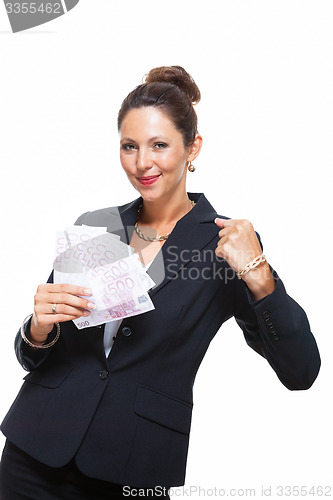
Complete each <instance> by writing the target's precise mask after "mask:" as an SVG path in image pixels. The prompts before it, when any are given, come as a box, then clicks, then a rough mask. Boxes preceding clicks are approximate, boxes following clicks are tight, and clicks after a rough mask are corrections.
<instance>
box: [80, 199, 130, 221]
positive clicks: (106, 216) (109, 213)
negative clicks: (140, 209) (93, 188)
mask: <svg viewBox="0 0 333 500" xmlns="http://www.w3.org/2000/svg"><path fill="white" fill-rule="evenodd" d="M139 200H140V199H136V200H133V201H131V202H129V203H126V204H125V205H119V206H116V205H115V206H113V207H106V208H100V209H98V210H92V211H89V212H85V213H83V214H82V215H80V217H78V218H77V220H76V221H75V225H77V226H80V225H82V224H84V225H87V226H97V227H98V226H108V225H109V224H110V221H111V220H115V219H117V220H119V222H120V221H121V215H122V214H123V213H125V212H127V211H128V210H130V209H132V208H133V207H135V206H136V205H138V204H139Z"/></svg>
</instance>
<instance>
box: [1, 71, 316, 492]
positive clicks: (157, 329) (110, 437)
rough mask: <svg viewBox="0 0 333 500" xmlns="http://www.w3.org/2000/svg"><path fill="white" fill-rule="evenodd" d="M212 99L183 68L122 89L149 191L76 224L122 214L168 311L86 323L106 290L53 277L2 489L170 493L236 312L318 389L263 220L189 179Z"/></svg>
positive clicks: (247, 330) (126, 151) (114, 227)
mask: <svg viewBox="0 0 333 500" xmlns="http://www.w3.org/2000/svg"><path fill="white" fill-rule="evenodd" d="M199 100H200V91H199V89H198V87H197V86H196V84H195V82H194V81H193V79H192V78H191V76H190V75H189V74H188V73H187V72H186V71H185V70H184V69H183V68H182V67H180V66H171V67H164V66H163V67H160V68H154V69H153V70H151V72H150V73H149V74H148V75H147V77H146V82H145V83H143V84H141V85H139V86H137V87H136V88H135V89H134V90H133V91H132V92H131V93H130V94H129V95H128V96H127V97H126V98H125V100H124V101H123V104H122V106H121V109H120V111H119V115H118V128H119V133H120V161H121V165H122V167H123V169H124V170H125V172H126V174H127V177H128V179H129V181H130V183H131V184H132V185H133V186H134V187H135V189H136V190H137V191H138V192H139V194H140V196H139V197H138V198H137V199H136V200H134V201H132V202H130V203H127V204H125V205H123V206H121V207H111V208H106V209H101V210H97V211H94V212H86V213H85V214H83V215H82V216H80V217H79V219H78V220H77V222H76V223H77V224H85V225H90V226H102V227H104V226H107V227H108V230H109V231H111V232H114V233H115V234H116V235H117V236H118V237H119V236H120V237H121V238H122V240H123V241H125V242H127V243H129V244H130V245H131V246H132V247H133V249H134V251H135V252H136V253H137V254H138V257H139V258H140V259H141V261H142V263H143V264H144V265H145V266H146V268H147V269H148V267H149V269H148V271H147V272H148V274H149V275H150V277H151V278H152V279H153V281H154V282H155V286H153V288H151V289H150V291H149V295H150V297H151V299H152V301H153V304H154V307H155V308H154V309H153V310H150V311H148V312H145V313H143V314H138V315H135V316H131V317H125V318H124V319H122V318H120V319H118V321H113V322H110V323H107V324H105V325H102V327H101V328H99V327H91V328H89V329H86V331H84V332H83V333H82V334H80V335H78V334H77V330H76V328H75V326H74V324H73V322H72V321H71V320H73V319H76V318H78V317H80V316H82V315H85V316H89V314H90V311H91V310H92V309H94V307H95V305H94V303H92V302H91V301H90V300H89V297H90V295H91V291H89V290H86V289H84V288H82V287H79V286H76V285H73V284H71V283H68V284H62V285H59V284H54V283H53V282H52V281H53V277H52V275H51V277H50V279H49V281H48V283H47V284H43V285H40V286H39V287H38V289H37V293H36V295H35V308H34V314H33V316H32V319H29V320H28V321H27V322H26V323H25V324H24V325H23V326H22V328H21V330H20V332H19V333H18V335H17V337H16V353H17V357H18V360H19V361H20V363H21V364H22V366H23V367H24V368H25V369H27V370H28V371H30V373H29V374H28V375H27V376H26V378H25V382H24V385H23V387H22V389H21V391H20V393H19V396H18V397H17V398H16V400H15V402H14V403H13V405H12V407H11V409H10V410H9V412H8V414H7V416H6V418H5V420H4V422H3V423H2V431H3V433H4V434H5V435H6V437H7V441H6V446H5V450H4V453H3V458H2V463H1V481H0V495H1V500H14V499H16V500H20V499H21V500H23V499H25V498H27V495H28V497H29V498H31V499H40V498H42V499H43V500H56V499H59V498H61V499H69V500H70V499H74V498H80V499H82V500H85V499H86V500H88V499H95V498H99V499H105V500H106V499H109V498H125V497H126V496H128V492H129V491H132V492H138V491H140V492H142V494H141V496H149V497H150V498H161V497H164V498H169V496H168V489H169V488H170V487H172V486H179V485H182V484H184V481H185V468H186V459H187V451H188V444H189V434H190V427H191V415H192V406H193V400H192V389H193V384H194V380H195V376H196V373H197V371H198V368H199V366H200V363H201V361H202V359H203V357H204V355H205V353H206V351H207V349H208V347H209V344H210V342H211V340H212V339H213V337H214V336H215V334H216V333H217V332H218V330H219V328H220V327H221V325H222V324H223V323H224V322H225V321H226V320H228V319H229V318H230V317H232V316H234V317H235V319H236V321H237V323H238V325H239V326H240V328H241V329H242V332H243V334H244V337H245V340H246V342H247V344H248V345H249V346H250V347H251V348H252V349H254V350H255V351H256V352H258V353H259V354H260V355H261V356H263V357H264V358H266V360H267V362H268V364H269V365H270V366H271V367H272V368H273V370H274V371H275V373H276V375H277V377H278V378H279V379H280V381H281V382H282V383H283V384H284V386H285V387H287V388H288V389H290V390H301V389H308V388H309V387H310V386H311V385H312V384H313V382H314V380H315V379H316V377H317V374H318V371H319V367H320V357H319V352H318V349H317V345H316V341H315V339H314V337H313V335H312V333H311V331H310V326H309V323H308V320H307V317H306V314H305V312H304V311H303V309H302V308H301V307H300V306H299V305H298V304H297V303H296V302H295V301H294V300H293V299H291V298H290V297H289V296H288V295H287V293H286V291H285V288H284V285H283V283H282V281H281V279H280V278H279V277H278V275H277V274H276V272H275V271H274V270H273V269H272V268H271V267H270V266H269V264H268V262H267V259H266V257H265V256H264V255H263V253H262V245H261V241H260V238H259V236H258V235H257V234H256V232H255V231H254V228H253V226H252V224H251V223H250V222H249V221H247V220H236V219H228V218H227V217H224V216H222V215H219V214H218V213H217V212H216V210H215V209H214V208H213V207H212V206H211V204H210V203H209V202H208V200H207V199H206V198H205V196H204V194H202V193H188V192H187V190H186V177H187V174H188V171H193V165H192V162H193V161H194V160H195V159H196V158H197V156H198V155H199V153H200V150H201V146H202V137H201V135H200V134H199V133H198V130H197V116H196V113H195V110H194V107H193V104H194V103H196V102H198V101H199ZM115 220H116V224H114V221H115ZM123 300H125V299H123ZM59 329H61V334H60V335H59ZM251 425H252V428H253V427H254V428H255V427H256V425H258V428H257V429H255V430H254V432H256V431H257V434H259V432H260V428H259V423H258V422H257V423H256V422H252V424H251ZM217 439H218V436H217ZM27 485H28V486H27ZM27 487H28V488H29V492H28V493H27ZM133 494H134V493H133ZM152 494H153V495H154V496H152Z"/></svg>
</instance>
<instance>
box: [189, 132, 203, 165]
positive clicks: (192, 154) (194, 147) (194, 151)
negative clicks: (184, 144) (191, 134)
mask: <svg viewBox="0 0 333 500" xmlns="http://www.w3.org/2000/svg"><path fill="white" fill-rule="evenodd" d="M201 148H202V137H201V135H200V134H197V135H196V136H195V139H194V142H193V144H191V146H190V147H189V149H188V155H187V161H188V162H191V161H194V160H195V159H196V157H197V156H198V155H199V153H200V151H201Z"/></svg>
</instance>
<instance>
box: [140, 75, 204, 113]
mask: <svg viewBox="0 0 333 500" xmlns="http://www.w3.org/2000/svg"><path fill="white" fill-rule="evenodd" d="M153 82H167V83H172V84H173V85H177V87H179V88H180V89H181V90H182V91H183V92H184V93H185V94H186V95H187V97H188V98H189V99H190V101H191V102H192V104H197V103H198V102H199V101H200V98H201V94H200V90H199V88H198V86H197V84H196V83H195V81H194V80H193V78H192V77H191V75H189V73H187V71H185V69H184V68H182V67H181V66H160V67H158V68H153V69H151V70H150V71H149V73H148V74H147V75H146V76H145V83H153Z"/></svg>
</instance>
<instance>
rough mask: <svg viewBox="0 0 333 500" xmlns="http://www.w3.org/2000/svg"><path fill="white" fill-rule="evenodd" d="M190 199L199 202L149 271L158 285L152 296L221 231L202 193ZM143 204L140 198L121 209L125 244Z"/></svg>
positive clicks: (158, 255)
mask: <svg viewBox="0 0 333 500" xmlns="http://www.w3.org/2000/svg"><path fill="white" fill-rule="evenodd" d="M189 197H190V199H191V200H194V201H195V202H196V205H195V206H194V207H193V208H192V210H191V211H190V212H188V213H187V214H186V215H185V216H184V217H182V218H181V219H180V220H179V221H178V222H177V224H176V226H175V227H174V229H173V231H172V233H171V235H170V236H169V238H168V239H167V240H166V242H165V243H164V245H163V246H162V248H161V250H160V251H159V252H158V254H157V255H156V257H155V259H154V260H153V262H152V264H151V265H150V267H149V269H148V271H147V273H148V274H149V275H150V277H151V278H152V279H153V280H154V282H155V283H156V286H154V287H153V288H152V289H151V290H150V292H149V293H150V296H153V295H154V294H155V293H157V292H158V291H159V290H160V289H161V288H162V287H163V286H165V285H166V284H167V283H168V282H169V281H170V280H171V279H174V278H175V276H176V274H178V273H179V272H180V271H181V269H183V268H184V267H185V266H186V265H187V264H188V263H189V262H190V261H191V260H192V259H193V258H194V257H195V256H197V255H198V252H199V251H200V250H202V248H204V247H205V246H206V245H207V244H208V243H209V242H210V241H211V240H212V239H213V238H215V237H216V235H217V234H218V231H219V229H218V227H217V226H216V224H215V223H214V220H215V218H216V217H217V213H216V211H215V210H214V208H213V207H212V205H211V204H210V203H209V202H208V200H207V199H206V197H205V196H204V195H203V194H200V193H189ZM141 203H142V198H138V199H137V200H135V201H133V202H132V203H130V204H128V205H125V206H124V207H120V209H119V212H120V216H121V219H122V222H123V226H124V229H125V231H123V237H125V233H126V240H125V239H123V241H125V242H126V243H127V244H128V243H129V241H130V239H131V236H132V232H133V229H134V224H135V222H136V220H137V211H138V208H139V206H140V204H141ZM113 232H114V231H113ZM121 237H122V236H121Z"/></svg>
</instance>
